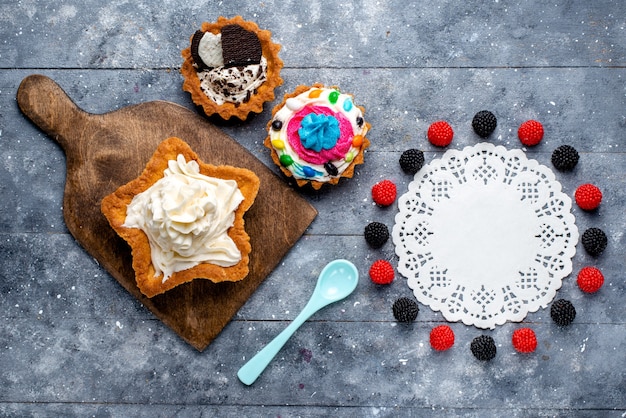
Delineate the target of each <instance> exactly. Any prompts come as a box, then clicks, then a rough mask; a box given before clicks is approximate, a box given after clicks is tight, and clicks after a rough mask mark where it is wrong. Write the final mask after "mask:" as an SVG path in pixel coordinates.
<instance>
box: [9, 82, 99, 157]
mask: <svg viewBox="0 0 626 418" xmlns="http://www.w3.org/2000/svg"><path fill="white" fill-rule="evenodd" d="M17 104H18V106H19V107H20V110H21V111H22V112H23V113H24V114H25V115H26V116H27V117H28V118H29V119H30V120H31V121H33V123H35V124H36V125H37V126H39V128H40V129H41V130H43V131H44V132H45V133H47V134H48V135H50V137H52V138H53V139H54V140H55V141H57V142H58V143H59V144H60V145H61V147H62V148H63V149H64V150H65V151H67V150H68V147H70V146H71V144H70V143H69V142H70V140H69V138H71V137H72V136H71V135H70V133H71V132H75V131H76V130H77V129H78V130H80V129H81V125H83V124H84V123H85V120H86V118H87V116H89V114H88V113H87V112H84V111H83V110H81V109H80V108H79V107H78V106H76V104H74V102H72V99H70V98H69V96H68V95H67V94H65V92H64V91H63V89H62V88H61V87H60V86H59V85H58V84H57V83H55V82H54V81H53V80H52V79H50V78H48V77H46V76H44V75H40V74H34V75H30V76H28V77H26V78H25V79H24V80H22V82H21V83H20V86H19V88H18V90H17Z"/></svg>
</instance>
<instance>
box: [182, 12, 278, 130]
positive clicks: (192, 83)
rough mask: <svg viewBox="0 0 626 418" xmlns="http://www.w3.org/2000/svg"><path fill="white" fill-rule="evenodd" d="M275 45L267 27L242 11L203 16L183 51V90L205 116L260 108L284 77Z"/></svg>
mask: <svg viewBox="0 0 626 418" xmlns="http://www.w3.org/2000/svg"><path fill="white" fill-rule="evenodd" d="M279 50H280V45H278V44H275V43H273V42H272V40H271V32H270V31H267V30H261V29H259V27H258V26H257V25H256V23H254V22H250V21H246V20H244V19H243V18H242V17H241V16H236V17H234V18H232V19H227V18H224V17H220V18H218V20H217V22H214V23H208V22H204V23H203V24H202V26H201V29H200V30H198V31H196V32H195V33H194V34H193V35H192V36H191V38H190V46H189V47H188V48H186V49H184V50H183V51H182V56H183V58H184V62H183V65H182V68H181V73H182V75H183V77H184V81H183V90H185V91H187V92H189V93H190V94H191V99H192V101H193V102H194V103H195V104H196V105H197V106H199V107H201V108H202V110H203V112H204V113H205V114H206V115H207V116H212V115H219V117H221V118H222V119H224V120H228V119H230V118H231V117H235V118H238V119H240V120H245V119H246V118H247V117H248V115H249V114H250V113H260V112H262V111H263V104H264V103H265V102H269V101H272V100H274V89H275V88H276V87H277V86H279V85H281V84H282V82H283V80H282V78H281V77H280V71H281V69H282V67H283V62H282V60H281V59H280V58H279V57H278V51H279Z"/></svg>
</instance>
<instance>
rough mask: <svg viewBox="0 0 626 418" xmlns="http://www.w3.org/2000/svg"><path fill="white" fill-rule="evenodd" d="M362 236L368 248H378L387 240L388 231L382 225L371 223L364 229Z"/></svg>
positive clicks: (385, 226)
mask: <svg viewBox="0 0 626 418" xmlns="http://www.w3.org/2000/svg"><path fill="white" fill-rule="evenodd" d="M364 235H365V241H367V243H368V244H369V245H370V247H372V248H380V247H382V246H383V245H384V244H385V243H386V242H387V240H388V239H389V229H388V228H387V225H385V224H383V223H380V222H372V223H369V224H367V226H366V227H365V231H364Z"/></svg>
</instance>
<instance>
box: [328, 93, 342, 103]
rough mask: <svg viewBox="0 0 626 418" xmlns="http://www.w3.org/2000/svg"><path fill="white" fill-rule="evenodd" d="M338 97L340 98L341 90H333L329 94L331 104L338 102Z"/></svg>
mask: <svg viewBox="0 0 626 418" xmlns="http://www.w3.org/2000/svg"><path fill="white" fill-rule="evenodd" d="M337 99H339V92H338V91H337V90H335V91H332V92H331V93H330V94H329V95H328V101H329V102H330V104H335V103H337Z"/></svg>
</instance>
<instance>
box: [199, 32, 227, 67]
mask: <svg viewBox="0 0 626 418" xmlns="http://www.w3.org/2000/svg"><path fill="white" fill-rule="evenodd" d="M198 55H200V58H201V59H202V62H204V63H205V64H206V65H207V66H208V67H221V66H222V65H224V58H223V57H222V34H221V33H218V34H217V35H215V34H213V33H211V32H204V35H202V38H200V43H199V44H198Z"/></svg>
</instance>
